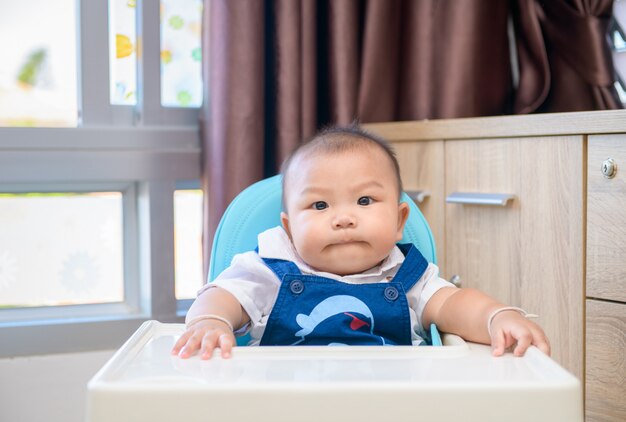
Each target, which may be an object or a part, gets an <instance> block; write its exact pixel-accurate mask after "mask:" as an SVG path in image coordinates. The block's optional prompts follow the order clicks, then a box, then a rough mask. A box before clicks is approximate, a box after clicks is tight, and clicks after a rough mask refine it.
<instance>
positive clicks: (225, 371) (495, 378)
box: [87, 321, 583, 422]
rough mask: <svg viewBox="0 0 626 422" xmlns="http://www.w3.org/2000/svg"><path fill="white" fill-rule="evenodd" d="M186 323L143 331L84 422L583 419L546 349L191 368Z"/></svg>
mask: <svg viewBox="0 0 626 422" xmlns="http://www.w3.org/2000/svg"><path fill="white" fill-rule="evenodd" d="M183 330H184V326H183V325H182V324H162V323H159V322H156V321H148V322H146V323H144V324H143V325H142V326H141V327H140V328H139V329H138V330H137V332H136V333H135V334H133V336H132V337H131V338H130V339H129V340H128V341H127V342H126V343H125V344H124V345H123V346H122V347H121V348H120V350H119V351H118V352H117V353H116V354H115V355H114V356H113V357H112V358H111V359H110V360H109V362H107V363H106V364H105V366H104V367H103V368H102V369H101V370H100V371H99V372H98V373H97V374H96V375H95V376H94V377H93V378H92V379H91V381H90V382H89V384H88V386H87V421H90V422H103V421H115V422H125V421H135V422H142V421H146V422H147V421H149V422H160V421H168V422H169V421H175V420H180V421H185V422H195V421H203V422H212V421H219V422H224V421H255V422H256V421H259V422H263V421H272V422H280V421H289V422H294V421H315V422H322V421H342V422H349V421H392V420H393V421H394V422H396V421H452V420H458V421H480V422H484V421H503V420H506V421H520V422H521V421H524V422H527V421H534V422H536V421H550V422H553V421H582V420H583V416H582V413H583V407H582V390H581V385H580V382H579V381H578V380H577V379H576V378H575V377H574V376H573V375H571V374H570V373H568V372H567V371H565V370H564V369H563V368H561V367H560V366H559V365H558V364H557V363H555V362H554V361H553V360H552V359H550V358H549V357H547V356H545V355H544V354H543V353H541V352H540V351H539V350H538V349H536V348H534V347H531V348H530V349H529V350H528V351H527V352H526V355H525V356H524V357H521V358H518V357H514V356H512V354H510V353H509V354H507V355H505V356H503V357H499V358H494V357H492V356H491V349H490V348H489V347H488V346H483V345H478V344H473V343H466V342H465V341H463V340H462V339H461V338H459V337H457V336H453V335H444V340H443V342H444V346H443V347H432V346H419V347H413V346H392V347H385V346H361V347H359V346H352V347H341V346H334V347H325V346H320V347H317V346H295V347H285V346H278V347H267V346H266V347H238V348H235V349H233V353H232V356H231V358H229V359H222V358H221V357H219V351H216V352H217V353H216V354H215V356H214V357H213V358H212V359H210V360H205V361H202V360H200V358H199V357H198V356H197V355H196V356H194V357H192V358H190V359H187V360H183V359H180V358H178V357H175V356H172V355H171V354H170V350H171V348H172V346H173V345H174V342H175V340H176V339H177V338H178V336H180V334H182V332H183Z"/></svg>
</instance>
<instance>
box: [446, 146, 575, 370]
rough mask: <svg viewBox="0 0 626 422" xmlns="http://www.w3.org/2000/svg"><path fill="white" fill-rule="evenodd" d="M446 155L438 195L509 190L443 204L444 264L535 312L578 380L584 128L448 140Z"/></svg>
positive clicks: (470, 284)
mask: <svg viewBox="0 0 626 422" xmlns="http://www.w3.org/2000/svg"><path fill="white" fill-rule="evenodd" d="M445 163H446V175H445V185H446V188H445V189H446V195H450V194H452V193H454V192H466V193H504V194H513V195H515V199H514V200H513V201H510V202H509V203H508V205H506V206H504V207H502V206H487V205H466V204H457V203H447V204H446V219H445V232H446V235H445V237H446V267H447V271H448V273H450V274H459V275H460V276H461V282H462V285H463V287H474V288H477V289H479V290H482V291H484V292H486V293H488V294H489V295H491V296H493V297H495V298H496V299H498V300H500V301H502V302H504V303H506V304H510V305H513V306H520V307H522V308H524V309H526V310H528V311H529V312H533V313H537V314H539V315H540V319H539V321H538V322H539V324H540V325H541V326H542V327H543V328H544V330H545V331H546V334H547V335H548V337H549V339H550V342H551V344H552V349H553V357H554V358H555V359H556V360H557V362H559V363H561V364H562V365H563V366H564V367H565V368H567V369H568V370H569V371H571V372H572V373H573V374H575V375H576V376H577V377H579V378H581V379H582V376H583V337H582V335H583V324H584V316H583V305H584V287H583V223H584V219H583V180H584V179H583V175H582V169H583V137H582V136H569V137H568V136H561V137H538V138H507V139H485V140H459V141H446V142H445Z"/></svg>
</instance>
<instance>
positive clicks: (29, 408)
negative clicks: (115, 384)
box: [0, 339, 114, 422]
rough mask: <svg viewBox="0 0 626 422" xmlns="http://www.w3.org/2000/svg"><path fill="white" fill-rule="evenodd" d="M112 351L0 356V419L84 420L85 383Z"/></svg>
mask: <svg viewBox="0 0 626 422" xmlns="http://www.w3.org/2000/svg"><path fill="white" fill-rule="evenodd" d="M5 341H6V339H5ZM113 353H114V351H112V350H111V351H109V350H107V351H98V352H88V353H73V354H58V355H43V356H29V357H17V358H8V359H0V421H7V422H8V421H11V422H36V421H45V422H84V420H85V398H86V385H87V382H88V381H89V380H90V379H91V377H93V376H94V375H95V373H96V372H97V371H98V370H99V369H100V368H101V367H102V366H103V365H104V364H105V363H106V361H107V360H108V359H109V358H111V356H113Z"/></svg>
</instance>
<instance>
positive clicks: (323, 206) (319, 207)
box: [313, 201, 328, 210]
mask: <svg viewBox="0 0 626 422" xmlns="http://www.w3.org/2000/svg"><path fill="white" fill-rule="evenodd" d="M313 208H314V209H316V210H325V209H326V208H328V204H327V203H326V202H324V201H317V202H314V203H313Z"/></svg>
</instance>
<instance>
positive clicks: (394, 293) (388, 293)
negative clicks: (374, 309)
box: [385, 286, 399, 301]
mask: <svg viewBox="0 0 626 422" xmlns="http://www.w3.org/2000/svg"><path fill="white" fill-rule="evenodd" d="M398 296H399V293H398V289H396V288H395V287H391V286H389V287H385V299H387V300H391V301H394V300H396V299H397V298H398Z"/></svg>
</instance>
